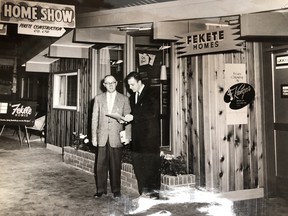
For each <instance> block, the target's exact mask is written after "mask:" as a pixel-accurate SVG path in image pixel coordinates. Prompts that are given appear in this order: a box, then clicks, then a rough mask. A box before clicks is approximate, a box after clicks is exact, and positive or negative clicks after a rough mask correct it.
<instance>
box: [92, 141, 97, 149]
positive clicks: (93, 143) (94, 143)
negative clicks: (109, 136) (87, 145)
mask: <svg viewBox="0 0 288 216" xmlns="http://www.w3.org/2000/svg"><path fill="white" fill-rule="evenodd" d="M92 145H93V146H95V147H97V146H98V143H97V140H96V139H93V140H92Z"/></svg>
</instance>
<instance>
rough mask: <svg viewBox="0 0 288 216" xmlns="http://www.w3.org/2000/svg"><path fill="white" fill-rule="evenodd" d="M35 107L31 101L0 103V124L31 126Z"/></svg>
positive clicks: (34, 103)
mask: <svg viewBox="0 0 288 216" xmlns="http://www.w3.org/2000/svg"><path fill="white" fill-rule="evenodd" d="M36 105H37V104H36V102H33V101H9V102H4V101H0V124H1V125H26V126H33V125H34V121H35V113H36Z"/></svg>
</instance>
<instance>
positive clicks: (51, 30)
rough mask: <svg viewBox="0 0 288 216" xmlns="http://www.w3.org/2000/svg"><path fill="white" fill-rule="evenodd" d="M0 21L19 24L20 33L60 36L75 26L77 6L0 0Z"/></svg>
mask: <svg viewBox="0 0 288 216" xmlns="http://www.w3.org/2000/svg"><path fill="white" fill-rule="evenodd" d="M0 6H1V8H0V22H4V23H15V24H18V33H19V34H29V35H38V36H52V37H60V36H62V35H63V34H64V32H65V29H64V28H75V6H72V5H61V4H49V3H45V2H34V1H20V0H0Z"/></svg>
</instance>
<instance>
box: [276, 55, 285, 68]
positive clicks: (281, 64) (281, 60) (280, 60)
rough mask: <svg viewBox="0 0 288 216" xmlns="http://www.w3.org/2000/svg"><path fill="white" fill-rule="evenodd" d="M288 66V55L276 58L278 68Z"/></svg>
mask: <svg viewBox="0 0 288 216" xmlns="http://www.w3.org/2000/svg"><path fill="white" fill-rule="evenodd" d="M287 66H288V55H285V56H277V57H276V68H281V67H287Z"/></svg>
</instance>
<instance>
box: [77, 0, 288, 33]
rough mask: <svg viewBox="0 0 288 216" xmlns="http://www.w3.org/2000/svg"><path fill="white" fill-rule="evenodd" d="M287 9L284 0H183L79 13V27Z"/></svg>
mask: <svg viewBox="0 0 288 216" xmlns="http://www.w3.org/2000/svg"><path fill="white" fill-rule="evenodd" d="M283 8H284V9H285V8H287V4H286V2H285V1H283V0H273V1H271V0H262V1H259V0H181V1H171V2H165V3H155V4H147V5H141V6H134V7H127V8H120V9H110V10H102V11H95V12H89V13H83V14H78V16H77V20H76V21H77V22H76V27H77V28H89V27H101V26H113V25H127V24H139V23H147V22H160V21H175V20H187V19H197V18H198V19H199V18H210V17H223V16H233V15H238V14H246V13H254V12H261V11H270V10H278V9H283Z"/></svg>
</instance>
